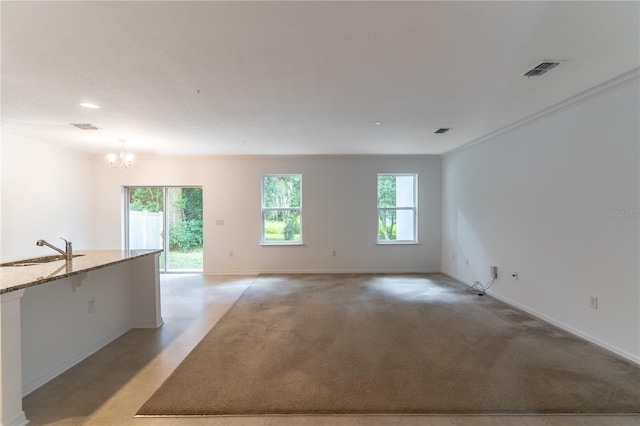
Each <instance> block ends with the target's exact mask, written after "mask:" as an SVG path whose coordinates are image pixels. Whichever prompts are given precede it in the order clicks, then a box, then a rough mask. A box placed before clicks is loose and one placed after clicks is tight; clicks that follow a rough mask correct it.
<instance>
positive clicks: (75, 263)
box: [0, 249, 162, 294]
mask: <svg viewBox="0 0 640 426" xmlns="http://www.w3.org/2000/svg"><path fill="white" fill-rule="evenodd" d="M160 252H162V250H160V249H150V250H129V251H125V250H86V251H75V252H74V253H73V254H74V256H77V255H81V256H77V257H74V258H73V260H72V261H71V262H69V264H67V262H66V260H64V259H63V260H56V261H53V262H48V263H42V264H37V265H29V266H2V267H0V294H4V293H9V292H11V291H16V290H20V289H23V288H27V287H33V286H36V285H40V284H44V283H47V282H49V281H54V280H60V279H62V278H66V277H70V276H73V275H78V274H80V273H81V272H87V271H92V270H94V269H99V268H104V267H106V266H109V265H115V264H116V263H122V262H126V261H128V260H131V259H135V258H138V257H142V256H149V255H152V254H156V253H160Z"/></svg>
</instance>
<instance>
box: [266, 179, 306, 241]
mask: <svg viewBox="0 0 640 426" xmlns="http://www.w3.org/2000/svg"><path fill="white" fill-rule="evenodd" d="M262 244H302V175H263V176H262Z"/></svg>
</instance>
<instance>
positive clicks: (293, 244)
mask: <svg viewBox="0 0 640 426" xmlns="http://www.w3.org/2000/svg"><path fill="white" fill-rule="evenodd" d="M260 245H261V246H263V247H295V246H303V245H304V243H303V242H302V241H296V242H293V243H283V242H273V243H271V242H265V241H262V242H261V243H260Z"/></svg>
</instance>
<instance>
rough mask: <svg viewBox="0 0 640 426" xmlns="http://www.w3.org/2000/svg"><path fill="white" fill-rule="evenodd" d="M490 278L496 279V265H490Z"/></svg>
mask: <svg viewBox="0 0 640 426" xmlns="http://www.w3.org/2000/svg"><path fill="white" fill-rule="evenodd" d="M491 278H492V279H494V280H497V279H498V267H497V266H492V267H491Z"/></svg>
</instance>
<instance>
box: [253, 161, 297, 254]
mask: <svg viewBox="0 0 640 426" xmlns="http://www.w3.org/2000/svg"><path fill="white" fill-rule="evenodd" d="M265 177H297V178H300V207H265V206H264V178H265ZM260 208H261V214H260V216H261V220H260V245H261V246H301V245H304V243H303V240H302V173H288V174H283V173H265V174H263V175H262V178H261V179H260ZM279 210H287V211H297V212H298V214H299V215H300V240H299V241H285V240H283V241H268V240H265V239H264V215H265V213H266V212H269V211H279Z"/></svg>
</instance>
